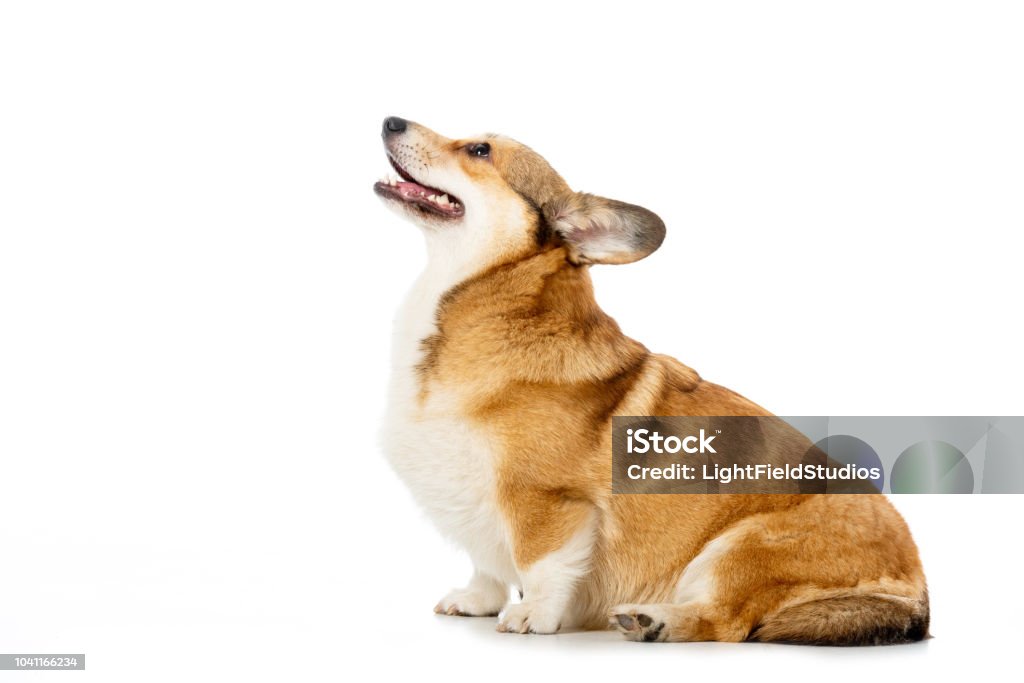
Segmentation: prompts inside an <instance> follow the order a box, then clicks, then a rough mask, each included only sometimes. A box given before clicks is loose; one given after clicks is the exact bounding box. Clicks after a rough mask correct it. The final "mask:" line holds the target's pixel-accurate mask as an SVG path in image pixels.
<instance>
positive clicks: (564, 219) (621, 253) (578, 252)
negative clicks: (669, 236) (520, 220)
mask: <svg viewBox="0 0 1024 683" xmlns="http://www.w3.org/2000/svg"><path fill="white" fill-rule="evenodd" d="M543 209H544V216H545V218H547V220H548V223H550V225H551V227H552V228H553V229H554V231H555V232H556V233H558V235H559V236H560V237H561V238H562V240H563V241H564V242H565V244H566V246H567V247H568V249H569V258H570V259H571V260H572V261H573V262H574V263H581V264H582V263H632V262H633V261H639V260H640V259H642V258H644V257H645V256H647V255H648V254H651V253H653V252H654V251H655V250H656V249H657V248H658V247H660V246H661V243H662V241H663V240H664V239H665V223H663V222H662V220H661V219H660V218H658V216H657V215H656V214H655V213H654V212H652V211H648V210H647V209H645V208H643V207H642V206H636V205H634V204H627V203H626V202H619V201H616V200H614V199H605V198H604V197H598V196H597V195H593V194H586V193H584V192H574V193H570V194H566V195H562V196H560V197H556V198H555V199H552V200H551V201H549V202H548V203H547V204H545V205H544V207H543Z"/></svg>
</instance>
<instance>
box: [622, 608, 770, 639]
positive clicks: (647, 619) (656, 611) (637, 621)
mask: <svg viewBox="0 0 1024 683" xmlns="http://www.w3.org/2000/svg"><path fill="white" fill-rule="evenodd" d="M609 622H610V623H611V625H612V626H613V627H615V628H617V629H618V630H619V631H620V632H621V633H622V634H623V635H624V636H626V638H627V639H628V640H636V641H641V642H646V643H652V642H658V641H667V642H673V643H679V642H693V641H701V640H718V641H722V642H733V643H738V642H740V641H743V640H746V638H747V634H748V633H749V632H750V626H749V625H748V624H746V623H744V622H743V621H742V620H741V619H738V618H737V619H730V618H729V617H727V616H726V615H725V614H723V613H721V611H718V610H714V609H712V608H711V607H710V606H709V605H705V604H701V603H688V604H682V605H674V604H670V603H669V604H660V605H617V606H616V607H613V608H612V611H611V614H610V618H609Z"/></svg>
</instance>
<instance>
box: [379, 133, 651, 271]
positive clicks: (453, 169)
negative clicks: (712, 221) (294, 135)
mask: <svg viewBox="0 0 1024 683" xmlns="http://www.w3.org/2000/svg"><path fill="white" fill-rule="evenodd" d="M382 136H383V138H384V148H385V150H386V151H387V156H388V160H389V161H390V162H391V165H392V166H393V167H394V169H395V171H397V172H398V175H399V177H398V178H395V177H394V176H389V177H388V178H385V179H384V180H381V181H380V182H378V183H376V185H374V191H376V193H377V194H378V195H380V196H381V197H382V198H384V200H385V201H386V203H387V204H389V205H390V206H391V207H393V208H394V209H395V210H397V211H398V212H399V213H402V214H404V215H405V216H407V217H408V218H409V219H410V220H412V221H413V222H414V223H416V224H418V225H419V226H421V227H422V228H423V229H424V231H425V232H426V234H427V241H428V245H434V246H435V247H436V249H431V251H432V252H437V253H438V255H437V257H438V258H445V259H448V260H455V261H464V263H463V264H461V265H463V266H470V265H472V266H475V267H478V268H484V267H487V266H489V265H495V264H499V263H502V262H509V261H512V260H515V259H520V258H525V257H528V256H530V255H531V254H532V253H537V252H540V251H545V250H548V249H551V248H552V247H553V246H564V247H565V252H566V258H567V259H568V260H569V261H571V262H572V263H575V264H589V263H629V262H631V261H636V260H639V259H642V258H644V257H645V256H647V255H648V254H650V253H651V252H653V251H654V250H655V249H657V248H658V247H659V246H660V245H661V242H662V240H663V239H664V237H665V224H664V223H663V222H662V221H661V219H660V218H658V216H656V215H655V214H654V213H652V212H651V211H648V210H647V209H644V208H642V207H639V206H635V205H633V204H627V203H625V202H620V201H616V200H613V199H605V198H604V197H598V196H596V195H592V194H585V193H581V192H573V191H572V190H571V189H570V188H569V185H568V184H567V183H566V182H565V181H564V180H563V179H562V177H561V176H560V175H558V173H556V172H555V170H554V169H553V168H551V166H550V165H549V164H548V163H547V161H545V160H544V158H543V157H541V156H540V155H539V154H537V153H536V152H534V151H533V150H532V149H530V148H529V147H527V146H526V145H523V144H521V143H518V142H516V141H514V140H510V139H508V138H505V137H502V136H498V135H482V136H479V137H475V138H467V139H461V140H452V139H449V138H446V137H444V136H442V135H438V134H437V133H435V132H434V131H432V130H430V129H429V128H426V127H424V126H421V125H419V124H417V123H413V122H412V121H406V120H405V119H400V118H397V117H389V118H387V119H385V120H384V128H383V132H382ZM432 258H434V254H432ZM474 269H475V268H474Z"/></svg>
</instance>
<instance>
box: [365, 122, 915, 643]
mask: <svg viewBox="0 0 1024 683" xmlns="http://www.w3.org/2000/svg"><path fill="white" fill-rule="evenodd" d="M382 136H383V141H384V148H385V151H386V153H387V159H388V161H389V162H390V164H391V166H392V167H393V169H394V172H395V173H397V177H396V176H394V174H392V173H389V175H388V177H386V178H384V179H383V180H381V181H380V182H377V183H376V184H375V185H374V190H375V192H376V194H377V195H379V196H380V197H381V198H382V199H383V200H384V202H385V204H387V206H389V207H390V208H392V209H394V210H395V211H396V212H397V213H398V214H400V215H402V216H404V217H405V218H407V219H409V220H410V221H412V222H413V223H415V224H416V225H418V226H419V227H420V228H421V229H422V232H423V234H424V235H425V237H426V245H427V255H428V258H427V265H426V268H425V270H424V272H423V273H422V274H421V275H420V277H419V279H418V280H417V281H416V283H415V285H414V286H413V288H412V290H411V292H410V294H409V295H408V297H407V298H406V300H405V301H404V303H403V304H402V306H401V309H400V311H399V313H398V316H397V320H396V323H395V329H394V339H393V352H392V353H393V358H392V377H391V381H390V387H389V398H388V407H387V415H386V418H385V425H384V429H383V435H382V440H383V445H384V449H385V451H386V453H387V457H388V459H389V461H390V463H391V465H392V466H393V468H394V469H395V471H396V472H397V474H398V475H399V477H400V478H401V479H402V480H403V481H404V482H405V484H406V485H407V486H408V487H409V489H410V490H411V491H412V494H413V497H414V498H415V500H416V501H417V503H418V504H419V505H420V506H422V507H423V508H424V509H425V511H426V512H427V513H428V515H429V516H430V518H431V519H432V520H433V521H434V522H435V523H436V525H437V526H438V528H439V529H440V531H441V532H442V533H443V534H444V535H445V536H447V537H449V538H450V539H452V540H454V541H455V542H456V543H457V544H458V545H460V546H462V547H463V548H464V549H465V550H466V551H467V552H468V553H469V555H470V557H471V559H472V561H473V565H474V574H473V576H472V578H471V579H470V581H469V584H468V585H467V586H466V587H465V588H462V589H459V590H454V591H452V592H450V593H449V594H448V595H446V596H445V597H444V598H442V599H441V601H440V602H439V603H438V604H437V606H436V608H435V611H436V612H437V613H439V614H444V615H460V616H495V615H497V617H498V621H497V630H498V631H501V632H507V633H537V634H547V633H556V632H558V631H559V630H568V629H607V628H609V627H611V628H615V629H618V630H619V631H621V633H622V634H623V635H624V636H625V637H626V638H627V639H630V640H635V641H645V642H650V641H674V642H679V641H728V642H738V641H746V640H756V641H765V642H796V643H813V644H822V645H862V644H888V643H902V642H911V641H917V640H921V639H923V638H925V637H927V636H928V622H929V606H928V593H927V587H926V584H925V578H924V573H923V569H922V566H921V561H920V559H919V556H918V551H917V548H916V546H915V544H914V541H913V539H912V538H911V535H910V532H909V530H908V528H907V525H906V523H905V522H904V520H903V518H902V517H900V515H899V513H897V512H896V510H895V509H894V508H893V507H892V505H891V504H890V502H889V501H888V500H887V499H886V498H885V497H884V496H881V495H830V494H799V493H794V494H759V495H731V494H720V495H628V494H614V495H613V494H612V487H611V457H612V456H611V431H612V430H611V420H612V416H614V415H632V416H659V415H709V416H716V415H722V416H732V415H769V413H768V412H767V411H765V410H764V409H763V408H761V407H760V406H758V405H756V404H754V403H752V402H751V401H749V400H747V399H746V398H744V397H742V396H740V395H739V394H736V393H734V392H732V391H730V390H728V389H726V388H723V387H721V386H718V385H716V384H713V383H710V382H707V381H705V380H703V379H702V378H701V377H700V376H699V375H698V374H697V373H696V372H695V371H694V370H692V369H691V368H689V367H687V366H685V365H683V364H682V363H680V362H679V361H677V360H675V359H673V358H670V357H668V356H665V355H660V354H657V353H652V352H651V351H648V350H647V348H645V347H644V346H643V345H641V344H640V343H638V342H636V341H634V340H632V339H630V338H628V337H626V336H625V335H624V334H623V333H622V332H621V331H620V329H619V327H618V325H617V324H616V323H615V321H614V320H612V319H611V318H610V317H609V316H608V315H607V314H605V313H604V312H603V311H602V310H601V309H600V307H599V306H598V305H597V303H596V301H595V298H594V292H593V287H592V285H591V279H590V275H589V269H590V267H591V266H592V265H595V264H625V263H631V262H634V261H638V260H640V259H642V258H644V257H645V256H647V255H649V254H651V253H652V252H654V251H655V250H656V249H658V247H659V246H660V245H661V243H662V240H663V239H664V237H665V225H664V223H663V222H662V220H661V219H660V218H659V217H658V216H657V215H656V214H655V213H653V212H652V211H649V210H648V209H645V208H642V207H640V206H636V205H633V204H628V203H626V202H622V201H617V200H613V199H606V198H604V197H600V196H596V195H593V194H586V193H582V192H574V191H573V190H572V189H570V187H569V185H568V184H567V183H566V181H565V180H563V179H562V177H561V176H560V175H559V174H558V173H557V172H555V170H554V169H553V168H552V167H551V166H550V165H549V164H548V163H547V162H546V161H545V160H544V159H543V158H542V157H541V156H540V155H538V154H537V153H536V152H534V151H533V150H531V149H530V148H529V147H527V146H525V145H523V144H521V143H519V142H516V141H514V140H511V139H509V138H506V137H503V136H498V135H492V134H488V135H483V136H479V137H474V138H468V139H449V138H447V137H443V136H442V135H439V134H438V133H436V132H434V131H432V130H430V129H428V128H426V127H425V126H422V125H419V124H417V123H414V122H412V121H407V120H405V119H402V118H398V117H389V118H387V119H386V120H385V121H384V124H383V131H382ZM512 587H515V588H518V589H519V594H520V597H521V600H520V601H518V602H510V601H509V593H510V588H512Z"/></svg>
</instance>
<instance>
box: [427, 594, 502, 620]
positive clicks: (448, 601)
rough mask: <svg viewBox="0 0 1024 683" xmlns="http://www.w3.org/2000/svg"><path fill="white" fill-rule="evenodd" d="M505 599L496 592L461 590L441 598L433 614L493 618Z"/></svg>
mask: <svg viewBox="0 0 1024 683" xmlns="http://www.w3.org/2000/svg"><path fill="white" fill-rule="evenodd" d="M505 597H506V596H505V595H503V594H502V593H500V592H496V591H480V590H474V589H472V588H462V589H459V590H454V591H452V592H451V593H449V594H448V595H446V596H444V597H443V598H441V602H439V603H437V605H435V606H434V612H435V613H436V614H448V615H451V616H457V617H493V616H494V615H496V614H497V613H498V612H500V611H501V608H502V607H504V605H505Z"/></svg>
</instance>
